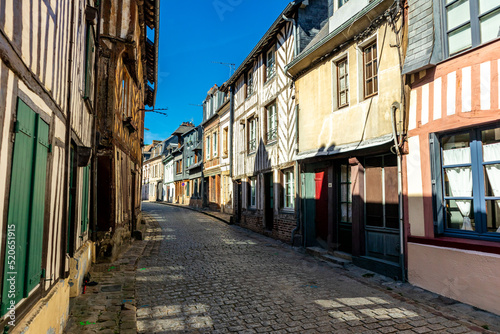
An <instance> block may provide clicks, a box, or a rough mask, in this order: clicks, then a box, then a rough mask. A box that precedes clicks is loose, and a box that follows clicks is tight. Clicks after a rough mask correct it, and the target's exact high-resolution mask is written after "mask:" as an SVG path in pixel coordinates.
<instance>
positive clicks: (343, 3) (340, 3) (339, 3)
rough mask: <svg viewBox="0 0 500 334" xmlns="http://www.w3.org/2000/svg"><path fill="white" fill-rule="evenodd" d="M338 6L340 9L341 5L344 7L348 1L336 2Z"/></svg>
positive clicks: (340, 0)
mask: <svg viewBox="0 0 500 334" xmlns="http://www.w3.org/2000/svg"><path fill="white" fill-rule="evenodd" d="M338 1H339V2H338V5H339V8H340V7H342V6H343V5H345V4H346V3H347V2H348V1H349V0H338Z"/></svg>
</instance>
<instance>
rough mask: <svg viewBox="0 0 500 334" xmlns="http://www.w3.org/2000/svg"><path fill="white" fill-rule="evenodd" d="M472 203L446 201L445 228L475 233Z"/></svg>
mask: <svg viewBox="0 0 500 334" xmlns="http://www.w3.org/2000/svg"><path fill="white" fill-rule="evenodd" d="M472 208H473V201H472V200H464V201H455V200H447V201H446V227H447V228H453V229H459V230H466V231H475V224H474V212H473V211H472Z"/></svg>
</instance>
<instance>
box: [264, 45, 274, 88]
mask: <svg viewBox="0 0 500 334" xmlns="http://www.w3.org/2000/svg"><path fill="white" fill-rule="evenodd" d="M275 63H276V62H275V57H274V47H272V48H271V50H269V51H268V52H267V55H266V78H267V80H269V79H271V78H272V77H273V76H274V74H275V73H276V68H275Z"/></svg>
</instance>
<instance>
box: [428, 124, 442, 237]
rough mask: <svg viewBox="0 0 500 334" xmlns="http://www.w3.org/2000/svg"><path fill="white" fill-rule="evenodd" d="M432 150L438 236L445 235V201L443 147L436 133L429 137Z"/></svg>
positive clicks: (433, 189) (435, 225) (434, 212)
mask: <svg viewBox="0 0 500 334" xmlns="http://www.w3.org/2000/svg"><path fill="white" fill-rule="evenodd" d="M429 142H430V150H431V176H432V202H433V215H434V231H435V233H436V234H443V233H444V214H445V210H444V199H443V181H442V172H441V171H442V169H441V146H440V145H439V138H438V137H437V136H436V134H435V133H431V134H430V137H429Z"/></svg>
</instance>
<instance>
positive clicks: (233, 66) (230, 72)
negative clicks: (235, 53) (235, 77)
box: [212, 61, 236, 76]
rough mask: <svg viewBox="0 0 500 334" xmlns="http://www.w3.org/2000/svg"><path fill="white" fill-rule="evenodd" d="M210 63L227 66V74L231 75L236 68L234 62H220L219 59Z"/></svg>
mask: <svg viewBox="0 0 500 334" xmlns="http://www.w3.org/2000/svg"><path fill="white" fill-rule="evenodd" d="M212 63H213V64H219V65H224V66H227V67H229V76H231V75H232V74H233V72H234V71H235V70H236V64H233V63H221V62H220V61H213V62H212Z"/></svg>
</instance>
